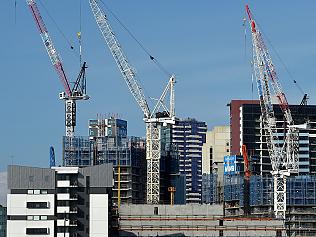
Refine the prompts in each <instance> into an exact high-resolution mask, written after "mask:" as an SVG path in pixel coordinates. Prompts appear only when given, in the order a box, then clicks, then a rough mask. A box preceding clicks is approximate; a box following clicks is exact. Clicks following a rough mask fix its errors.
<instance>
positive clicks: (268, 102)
mask: <svg viewBox="0 0 316 237" xmlns="http://www.w3.org/2000/svg"><path fill="white" fill-rule="evenodd" d="M246 13H247V15H248V18H249V23H250V28H251V35H252V48H253V59H252V63H253V70H254V75H255V78H256V83H257V89H258V93H259V99H260V106H261V114H262V123H263V129H264V131H265V134H266V136H265V138H266V143H267V148H268V151H269V156H270V160H271V165H272V171H271V174H272V175H273V177H274V212H275V216H276V218H279V219H285V212H286V177H288V176H290V174H291V173H297V172H298V128H299V127H301V128H303V126H301V125H294V121H293V118H292V115H291V111H290V108H289V104H288V102H287V99H286V96H285V93H284V92H283V90H282V87H281V84H280V82H279V79H278V77H277V73H276V70H275V66H274V64H273V62H272V59H271V56H270V53H269V51H268V49H267V47H266V45H265V42H264V39H263V36H262V34H261V31H260V29H259V28H258V25H257V24H256V21H255V19H254V17H253V15H252V13H251V11H250V9H249V7H248V5H246ZM271 88H272V89H271ZM273 93H274V96H275V97H276V98H277V99H278V104H279V106H280V108H281V110H282V112H283V115H284V118H285V121H286V123H287V131H286V133H285V134H284V137H283V141H281V140H282V139H281V138H280V136H279V135H278V130H277V120H276V117H275V115H274V110H273V105H272V94H273Z"/></svg>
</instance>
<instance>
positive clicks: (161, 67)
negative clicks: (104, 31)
mask: <svg viewBox="0 0 316 237" xmlns="http://www.w3.org/2000/svg"><path fill="white" fill-rule="evenodd" d="M100 2H101V3H102V4H103V6H104V7H105V8H106V9H107V10H108V11H109V12H110V13H111V15H112V16H113V17H114V18H115V19H116V20H117V22H118V23H119V24H120V25H121V26H122V28H123V29H124V30H125V31H126V32H127V33H128V34H129V35H130V37H131V38H132V39H133V40H134V41H135V42H136V43H137V44H138V45H139V47H140V48H141V49H142V50H143V51H144V52H145V53H146V54H147V55H148V56H149V59H150V60H152V61H153V62H154V63H155V64H156V65H157V67H158V68H159V69H160V70H161V71H162V72H163V73H164V74H166V75H167V76H168V77H171V75H172V73H170V72H169V71H168V70H167V69H166V68H165V67H164V66H163V65H162V64H161V63H160V62H159V61H158V60H157V59H156V58H155V57H154V56H153V55H152V54H151V53H150V52H149V50H148V49H147V48H146V47H145V46H144V45H143V44H142V43H141V42H140V40H138V39H137V38H136V36H135V35H134V34H133V33H132V32H131V31H130V30H129V29H128V28H127V26H126V25H125V24H123V22H122V21H121V20H120V19H119V18H118V16H117V15H116V14H115V13H114V12H113V11H112V10H111V9H110V8H109V7H108V6H107V5H106V4H105V3H104V1H103V0H100Z"/></svg>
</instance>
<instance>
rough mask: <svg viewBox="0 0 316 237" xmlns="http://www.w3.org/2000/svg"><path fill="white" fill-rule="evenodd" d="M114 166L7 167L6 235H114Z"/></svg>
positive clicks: (64, 236)
mask: <svg viewBox="0 0 316 237" xmlns="http://www.w3.org/2000/svg"><path fill="white" fill-rule="evenodd" d="M112 186H113V166H112V164H102V165H97V166H92V167H86V168H79V167H52V168H51V169H48V168H35V167H24V166H15V165H14V166H9V167H8V188H9V194H8V212H7V214H8V222H7V236H8V237H15V236H25V235H45V236H52V237H53V236H54V237H56V236H57V237H75V236H87V235H88V236H90V237H92V236H99V235H98V234H102V236H111V228H110V226H111V221H112V220H111V195H112Z"/></svg>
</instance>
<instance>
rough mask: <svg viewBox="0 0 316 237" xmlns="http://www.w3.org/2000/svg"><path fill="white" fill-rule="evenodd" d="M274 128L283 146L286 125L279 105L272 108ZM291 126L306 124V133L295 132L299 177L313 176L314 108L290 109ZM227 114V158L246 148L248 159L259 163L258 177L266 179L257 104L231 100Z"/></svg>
mask: <svg viewBox="0 0 316 237" xmlns="http://www.w3.org/2000/svg"><path fill="white" fill-rule="evenodd" d="M273 110H274V114H275V117H276V124H277V136H278V137H279V142H280V144H282V143H283V138H284V133H285V129H286V122H285V120H284V116H283V113H282V110H281V108H280V107H279V105H274V106H273ZM290 110H291V113H292V117H293V120H294V123H295V124H303V123H305V122H306V121H308V122H309V125H308V127H307V129H300V131H299V174H300V175H307V174H316V130H315V128H316V106H315V105H290ZM230 114H231V124H230V126H231V154H232V155H237V154H240V153H241V146H242V145H243V144H245V145H246V146H247V150H248V155H250V156H256V157H259V159H260V162H259V163H260V174H261V175H270V171H271V161H270V158H269V154H268V149H267V144H266V133H265V130H264V128H263V123H262V117H261V109H260V105H259V101H249V100H248V101H243V100H232V101H231V103H230Z"/></svg>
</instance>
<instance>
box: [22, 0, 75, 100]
mask: <svg viewBox="0 0 316 237" xmlns="http://www.w3.org/2000/svg"><path fill="white" fill-rule="evenodd" d="M27 4H28V6H29V7H30V10H31V12H32V15H33V17H34V20H35V22H36V25H37V27H38V29H39V31H40V35H41V37H42V40H43V43H44V45H45V48H46V50H47V53H48V56H49V58H50V60H51V62H52V64H53V66H54V68H55V70H56V72H57V74H58V77H59V79H60V81H61V82H62V84H63V86H64V89H65V92H66V94H67V95H68V96H71V89H70V85H69V82H68V80H67V77H66V74H65V71H64V68H63V65H62V61H61V59H60V57H59V55H58V53H57V51H56V49H55V47H54V44H53V41H52V39H51V38H50V36H49V33H48V30H47V28H46V26H45V23H44V21H43V19H42V16H41V14H40V12H39V10H38V7H37V5H36V2H35V0H27Z"/></svg>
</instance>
